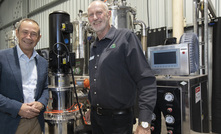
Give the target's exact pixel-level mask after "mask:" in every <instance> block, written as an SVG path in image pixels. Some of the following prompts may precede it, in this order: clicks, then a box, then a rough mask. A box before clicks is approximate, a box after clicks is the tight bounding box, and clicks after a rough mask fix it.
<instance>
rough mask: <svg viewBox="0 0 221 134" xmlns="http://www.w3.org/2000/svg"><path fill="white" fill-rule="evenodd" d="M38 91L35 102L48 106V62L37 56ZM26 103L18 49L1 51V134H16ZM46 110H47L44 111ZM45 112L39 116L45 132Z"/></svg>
mask: <svg viewBox="0 0 221 134" xmlns="http://www.w3.org/2000/svg"><path fill="white" fill-rule="evenodd" d="M35 59H36V66H37V74H38V79H37V89H36V93H35V100H36V101H39V102H41V103H42V104H44V106H47V103H48V98H49V95H48V70H47V69H48V62H47V61H46V60H45V59H44V58H42V57H41V56H39V55H37V56H36V58H35ZM23 102H24V97H23V89H22V77H21V71H20V65H19V60H18V54H17V49H16V47H14V48H10V49H5V50H1V51H0V134H14V133H15V132H16V129H17V127H18V124H19V121H20V119H21V117H20V116H19V115H18V112H19V110H20V108H21V105H22V103H23ZM44 110H45V109H44ZM44 110H43V111H41V113H40V114H39V116H38V119H39V123H40V125H41V128H42V131H44V115H43V112H44Z"/></svg>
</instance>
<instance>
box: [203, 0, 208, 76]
mask: <svg viewBox="0 0 221 134" xmlns="http://www.w3.org/2000/svg"><path fill="white" fill-rule="evenodd" d="M204 45H205V53H204V58H205V74H208V64H209V62H208V60H209V56H208V48H209V47H208V0H204Z"/></svg>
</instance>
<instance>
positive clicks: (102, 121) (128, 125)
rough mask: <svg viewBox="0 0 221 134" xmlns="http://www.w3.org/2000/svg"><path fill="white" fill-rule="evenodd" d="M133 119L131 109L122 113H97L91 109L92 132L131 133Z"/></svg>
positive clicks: (98, 133) (97, 133)
mask: <svg viewBox="0 0 221 134" xmlns="http://www.w3.org/2000/svg"><path fill="white" fill-rule="evenodd" d="M133 121H134V114H133V111H131V112H129V113H127V114H122V115H98V114H97V112H96V111H95V110H91V126H92V133H93V134H132V130H133Z"/></svg>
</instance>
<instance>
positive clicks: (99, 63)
mask: <svg viewBox="0 0 221 134" xmlns="http://www.w3.org/2000/svg"><path fill="white" fill-rule="evenodd" d="M90 52H91V53H90V59H89V75H90V93H89V100H90V102H91V105H92V106H100V107H103V108H108V109H125V108H129V107H132V106H134V103H135V99H136V94H137V89H138V95H139V100H138V102H139V110H140V114H139V119H140V121H148V122H151V115H152V112H153V109H154V106H155V103H156V79H155V76H154V74H153V73H152V71H151V69H150V67H149V65H148V63H147V60H146V58H145V56H144V54H143V51H142V49H141V43H140V41H139V39H138V38H137V36H136V35H135V34H134V33H133V32H132V31H130V30H128V29H121V30H120V29H116V28H115V27H114V26H112V27H111V28H110V30H109V31H108V33H107V34H106V36H105V37H104V38H103V39H101V40H98V38H97V39H96V40H95V42H94V43H93V44H92V45H91V51H90Z"/></svg>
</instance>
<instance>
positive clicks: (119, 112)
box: [91, 106, 133, 115]
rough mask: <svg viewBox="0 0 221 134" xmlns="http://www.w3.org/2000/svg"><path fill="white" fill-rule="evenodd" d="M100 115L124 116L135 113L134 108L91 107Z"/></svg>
mask: <svg viewBox="0 0 221 134" xmlns="http://www.w3.org/2000/svg"><path fill="white" fill-rule="evenodd" d="M91 110H93V111H95V112H96V113H97V114H98V115H123V114H128V113H130V112H132V111H133V109H132V107H131V108H127V109H106V108H102V107H93V106H92V107H91Z"/></svg>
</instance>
